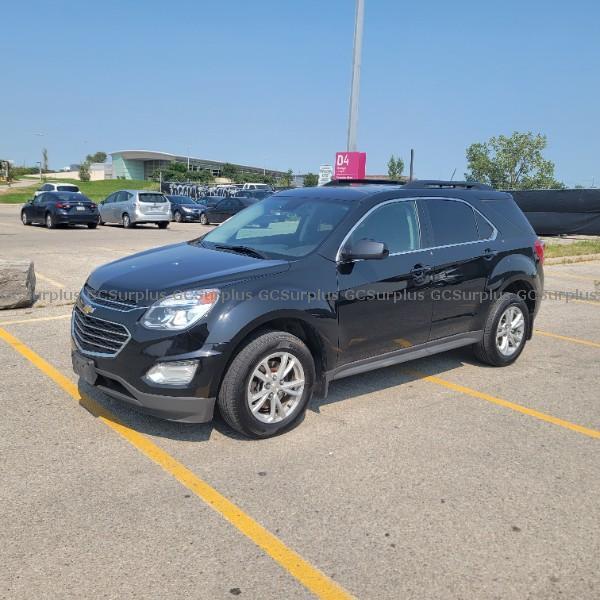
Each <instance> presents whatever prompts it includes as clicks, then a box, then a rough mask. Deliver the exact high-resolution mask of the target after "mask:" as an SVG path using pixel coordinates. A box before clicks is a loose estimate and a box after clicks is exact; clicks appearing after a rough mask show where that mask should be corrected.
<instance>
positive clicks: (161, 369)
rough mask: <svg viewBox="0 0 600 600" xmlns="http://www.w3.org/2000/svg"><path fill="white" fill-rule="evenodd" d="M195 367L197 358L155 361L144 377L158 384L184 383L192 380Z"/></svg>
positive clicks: (196, 366)
mask: <svg viewBox="0 0 600 600" xmlns="http://www.w3.org/2000/svg"><path fill="white" fill-rule="evenodd" d="M197 368H198V361H197V360H178V361H173V362H161V363H156V364H155V365H154V366H153V367H152V368H151V369H150V370H149V371H148V372H147V373H146V375H145V376H144V379H145V380H146V381H147V382H149V383H154V384H158V385H186V384H187V383H189V382H190V381H192V379H193V377H194V375H195V374H196V369H197Z"/></svg>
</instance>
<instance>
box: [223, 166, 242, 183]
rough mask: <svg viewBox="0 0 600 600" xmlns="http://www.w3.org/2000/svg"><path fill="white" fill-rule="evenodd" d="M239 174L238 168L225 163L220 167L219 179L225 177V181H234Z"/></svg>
mask: <svg viewBox="0 0 600 600" xmlns="http://www.w3.org/2000/svg"><path fill="white" fill-rule="evenodd" d="M239 175H240V173H239V170H238V168H237V167H236V166H235V165H232V164H231V163H225V164H224V165H223V166H222V167H221V177H227V179H231V180H232V181H235V180H236V178H237V177H239Z"/></svg>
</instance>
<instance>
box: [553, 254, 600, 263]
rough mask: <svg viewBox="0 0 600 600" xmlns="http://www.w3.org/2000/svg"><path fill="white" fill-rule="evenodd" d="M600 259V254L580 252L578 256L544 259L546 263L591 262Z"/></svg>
mask: <svg viewBox="0 0 600 600" xmlns="http://www.w3.org/2000/svg"><path fill="white" fill-rule="evenodd" d="M591 260H600V254H580V255H578V256H557V257H555V258H547V259H546V260H544V264H545V265H568V264H571V263H579V262H589V261H591Z"/></svg>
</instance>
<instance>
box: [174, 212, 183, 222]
mask: <svg viewBox="0 0 600 600" xmlns="http://www.w3.org/2000/svg"><path fill="white" fill-rule="evenodd" d="M173 220H174V221H175V222H176V223H181V221H183V218H182V216H181V213H180V212H179V211H178V210H176V211H175V212H174V213H173Z"/></svg>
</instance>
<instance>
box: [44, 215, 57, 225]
mask: <svg viewBox="0 0 600 600" xmlns="http://www.w3.org/2000/svg"><path fill="white" fill-rule="evenodd" d="M46 227H47V228H48V229H56V223H55V222H54V217H53V216H52V213H49V212H48V213H46Z"/></svg>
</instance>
